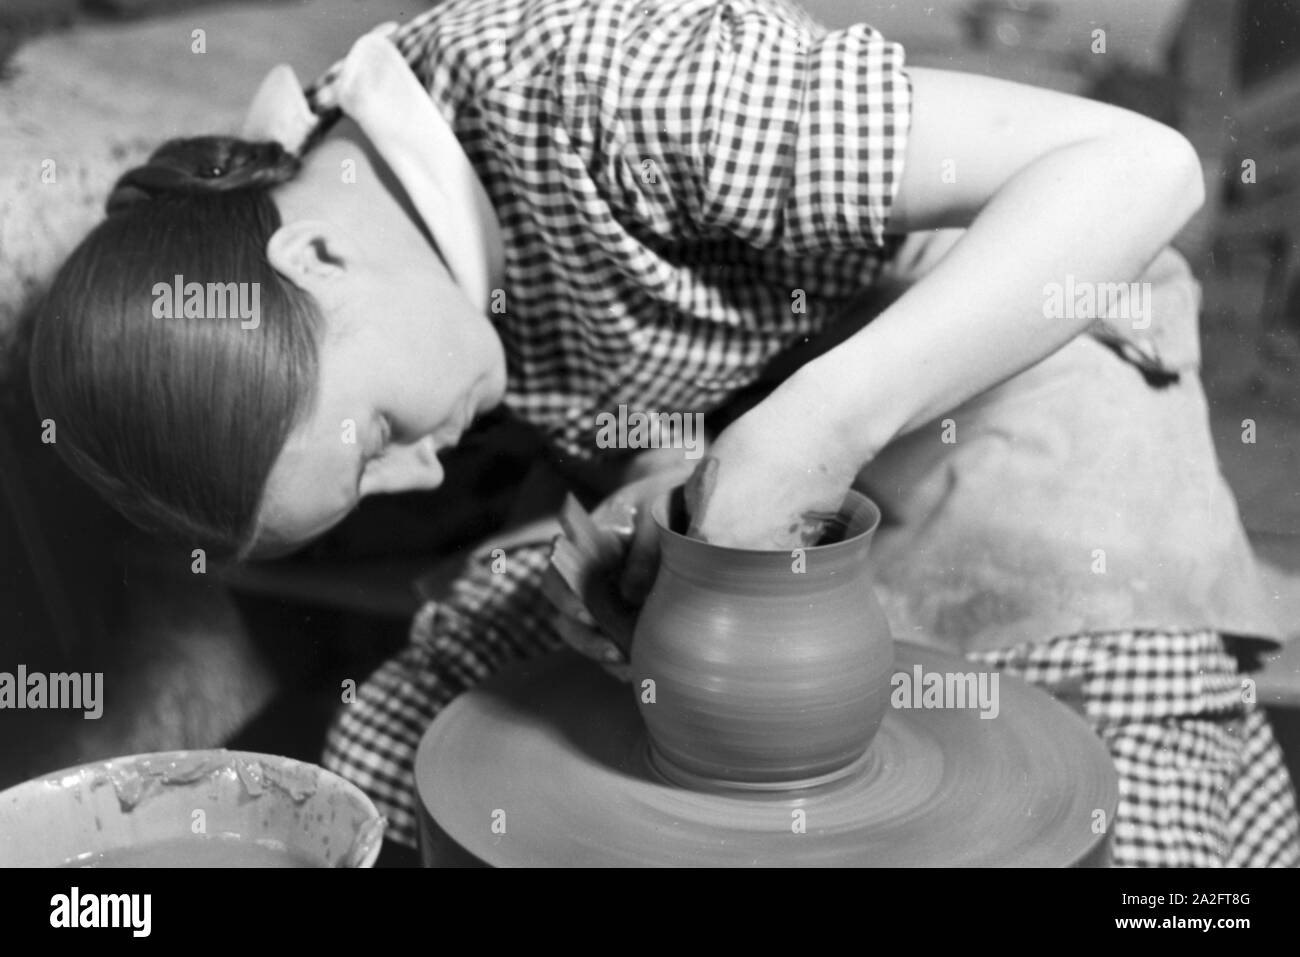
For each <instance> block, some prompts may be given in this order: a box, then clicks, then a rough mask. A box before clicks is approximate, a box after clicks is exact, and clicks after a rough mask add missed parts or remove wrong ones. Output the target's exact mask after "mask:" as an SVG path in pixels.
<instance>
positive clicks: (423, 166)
mask: <svg viewBox="0 0 1300 957" xmlns="http://www.w3.org/2000/svg"><path fill="white" fill-rule="evenodd" d="M394 52H396V51H394ZM402 62H403V64H404V65H405V61H402ZM405 77H409V82H407V81H406V79H405V78H403V82H402V83H401V84H400V85H399V87H398V89H397V91H396V93H397V95H396V96H395V97H393V98H387V99H385V100H384V102H383V108H382V110H376V109H373V108H372V109H369V110H367V109H361V110H357V111H354V112H353V113H350V114H349V116H350V118H351V119H352V120H354V121H355V122H356V123H357V125H358V126H359V127H360V128H361V130H362V131H363V132H364V133H365V134H366V136H367V137H368V138H369V139H370V141H371V143H372V144H373V145H374V147H375V149H376V150H377V151H378V152H379V155H380V156H382V157H383V158H384V161H385V162H386V163H387V164H388V165H389V167H390V168H391V169H392V171H393V174H394V175H395V176H396V177H397V180H398V182H400V183H401V184H402V188H403V189H405V190H406V193H407V195H408V196H409V197H410V199H411V202H412V204H413V205H414V207H415V209H416V211H417V213H418V214H419V215H420V217H421V219H423V221H424V224H425V226H426V227H427V229H428V230H429V233H430V234H431V235H432V236H433V239H434V242H435V243H436V244H437V246H438V251H439V252H440V253H441V254H442V257H443V259H444V260H445V261H446V263H447V267H448V269H449V270H450V271H451V274H452V278H454V279H455V280H456V283H457V285H459V286H460V287H461V289H462V290H463V291H464V293H465V295H466V297H467V298H468V299H469V300H470V302H471V303H472V304H473V305H474V306H475V307H476V308H478V309H479V310H480V311H482V312H487V310H488V306H489V304H490V302H491V298H492V293H493V290H495V289H500V288H503V285H504V282H505V261H504V243H503V239H502V233H501V224H500V222H499V221H498V219H497V216H496V211H495V210H494V209H493V206H492V201H491V199H490V198H489V197H488V194H487V191H486V190H485V189H484V188H483V184H482V182H480V180H479V178H478V175H477V173H476V172H475V170H474V167H473V165H472V164H471V163H470V160H469V157H468V156H467V155H466V154H465V150H464V148H463V147H462V146H461V145H460V141H459V140H458V139H457V138H456V134H455V133H454V132H453V131H452V128H451V125H450V123H449V122H448V121H447V119H446V117H444V116H443V115H442V113H441V112H439V110H438V108H437V106H436V105H435V104H434V101H433V99H432V98H431V97H430V96H429V94H428V92H427V91H426V90H425V89H424V88H423V87H422V86H421V85H420V82H419V80H418V79H417V78H416V76H415V74H414V73H413V72H411V71H410V68H409V66H407V67H406V71H405ZM320 123H321V117H319V116H318V115H317V114H316V113H314V112H313V111H312V109H311V107H310V105H309V103H308V100H307V97H306V95H305V94H304V93H303V88H302V86H301V84H299V82H298V79H297V77H296V76H295V74H294V72H293V69H292V68H291V67H289V66H287V65H283V64H282V65H281V66H278V67H276V68H275V69H273V70H272V71H271V72H270V73H269V74H268V75H267V77H266V79H265V80H263V81H262V85H261V87H259V89H258V91H257V93H256V95H255V96H254V97H253V102H252V105H251V106H250V107H249V111H248V114H247V117H246V119H245V122H244V127H243V131H242V135H243V136H244V137H245V138H246V139H257V140H267V139H269V140H275V141H277V142H279V143H280V144H281V145H283V146H284V147H285V149H287V150H289V151H290V152H292V153H298V152H300V151H301V150H302V149H303V147H304V146H305V145H306V144H307V142H308V140H310V139H311V138H312V137H313V134H314V133H315V132H316V130H317V128H318V126H319V125H320Z"/></svg>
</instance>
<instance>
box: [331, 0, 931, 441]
mask: <svg viewBox="0 0 1300 957" xmlns="http://www.w3.org/2000/svg"><path fill="white" fill-rule="evenodd" d="M391 39H392V41H393V42H394V44H395V45H396V46H397V48H398V49H399V50H400V51H401V52H402V54H403V55H404V56H405V58H406V59H407V61H408V62H409V63H410V64H411V66H412V68H413V70H414V72H415V74H416V76H417V77H419V79H420V80H421V82H422V83H423V84H424V85H425V86H426V87H427V88H428V90H429V93H430V96H431V97H432V98H433V100H434V103H435V104H436V105H437V107H438V108H439V109H440V111H441V112H442V113H443V115H444V116H445V117H446V118H447V120H448V122H449V123H450V125H451V127H452V129H453V131H454V132H455V134H456V137H457V139H458V141H459V142H460V143H461V145H462V147H463V148H464V150H465V153H466V155H467V156H468V158H469V160H470V162H471V164H472V165H473V167H474V169H475V171H476V172H477V173H478V176H479V179H480V180H481V181H482V183H483V186H484V188H485V190H486V191H487V193H488V196H489V197H490V199H491V201H492V204H493V206H494V208H495V210H496V213H497V217H498V219H499V221H500V223H501V228H502V232H503V239H504V243H505V268H506V288H505V289H504V293H505V305H506V312H505V313H504V314H496V313H493V314H492V319H493V322H494V323H495V324H496V326H497V328H498V330H499V332H500V334H501V338H502V341H503V343H504V344H505V349H506V355H507V362H508V372H509V385H508V391H507V394H506V399H505V401H506V404H507V405H508V406H509V407H510V408H511V409H513V410H514V411H515V412H516V413H518V414H519V415H520V416H521V417H522V418H523V419H525V420H526V421H528V422H531V423H533V424H535V425H537V426H538V427H540V428H541V429H543V430H544V431H545V432H546V433H547V434H548V436H549V437H550V438H551V440H552V441H553V443H554V444H555V446H556V448H557V449H558V450H559V451H560V452H562V453H563V454H566V455H570V456H574V457H576V458H579V459H592V458H595V457H597V456H598V455H599V454H600V452H601V450H598V449H597V448H595V443H594V435H595V432H596V425H595V422H594V420H595V417H596V415H598V414H599V413H601V412H608V411H611V410H614V411H616V410H617V409H618V407H619V405H620V404H626V405H627V406H628V407H629V408H630V409H642V410H646V411H658V412H705V413H707V412H709V411H711V410H713V409H715V408H717V407H718V406H720V405H722V404H724V403H725V402H726V401H727V400H728V399H729V398H730V397H731V396H733V395H734V394H735V393H736V392H737V391H739V390H741V389H742V388H744V387H745V386H747V385H749V384H750V383H751V382H753V381H754V379H755V378H756V377H757V375H758V373H759V371H760V369H761V367H762V365H763V363H764V362H765V361H766V360H767V359H770V358H771V357H772V356H773V355H775V354H776V353H778V352H780V351H782V350H784V349H785V348H786V347H788V346H790V345H791V344H793V343H795V342H798V341H800V340H802V339H803V338H804V337H806V336H809V335H812V334H815V333H817V332H819V331H822V330H824V329H825V328H827V326H828V324H829V322H830V320H831V318H832V316H833V315H834V314H835V313H836V312H837V311H838V310H839V309H842V308H843V306H844V305H845V304H846V303H847V302H848V301H849V300H850V299H851V298H852V297H853V296H854V295H855V294H861V293H862V292H863V290H864V289H866V288H868V287H869V286H870V285H871V284H872V283H873V281H875V279H876V278H877V276H878V274H879V271H880V268H881V266H882V263H883V262H884V260H885V259H886V258H887V256H888V255H889V253H890V251H891V250H892V248H893V246H894V245H895V244H894V242H893V241H892V240H887V239H886V237H885V227H886V223H887V221H888V219H889V213H890V208H891V203H892V200H893V196H894V193H895V191H896V189H897V185H898V181H899V177H900V175H901V173H902V162H903V147H904V143H905V138H906V132H907V127H908V120H909V118H910V116H911V99H910V92H911V90H910V85H909V82H908V79H907V76H906V74H905V73H904V72H903V69H902V68H903V51H902V48H901V47H899V46H897V45H896V44H892V43H888V42H886V41H885V39H884V38H883V37H881V36H880V35H879V34H878V33H877V32H875V31H874V30H872V29H871V28H870V27H868V26H865V25H860V26H854V27H850V28H848V29H845V30H837V31H833V32H828V31H826V30H825V29H824V28H822V27H820V26H819V25H818V24H817V23H815V22H814V21H812V20H811V19H809V18H808V16H807V14H805V13H804V12H803V11H802V9H800V8H799V7H798V6H796V5H794V4H791V3H786V2H783V0H726V2H716V0H655V2H653V3H646V2H643V0H637V2H633V0H594V2H593V0H450V2H445V3H441V4H439V5H438V6H436V7H434V8H433V9H431V10H429V11H428V12H426V13H425V14H423V15H422V16H419V17H417V18H415V19H414V20H412V21H410V22H409V23H407V24H405V25H403V26H401V27H400V28H398V31H397V32H396V34H394V35H393V37H392V38H391ZM337 69H338V68H337V66H336V67H334V68H331V70H330V71H328V72H327V73H326V74H325V75H324V77H322V78H321V80H318V81H317V82H316V83H314V84H311V85H310V86H309V87H308V92H309V96H310V95H311V94H312V93H313V92H314V91H315V89H316V88H317V87H318V86H320V85H321V84H322V83H328V82H329V80H330V78H331V77H332V76H333V75H334V73H335V72H336V71H337Z"/></svg>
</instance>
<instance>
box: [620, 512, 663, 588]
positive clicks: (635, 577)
mask: <svg viewBox="0 0 1300 957" xmlns="http://www.w3.org/2000/svg"><path fill="white" fill-rule="evenodd" d="M658 570H659V531H658V529H657V528H656V526H655V521H654V517H653V515H652V514H651V512H650V509H649V507H642V508H639V509H637V511H636V524H635V527H634V528H633V531H632V541H631V542H630V543H629V545H628V553H627V560H626V561H625V562H624V564H623V575H622V577H621V578H620V580H619V591H620V592H621V593H622V595H623V598H624V600H625V601H627V602H630V603H631V604H633V605H637V606H640V605H641V604H643V603H644V602H645V599H646V596H647V595H648V594H650V587H651V586H652V585H653V584H654V579H655V573H656V572H657V571H658Z"/></svg>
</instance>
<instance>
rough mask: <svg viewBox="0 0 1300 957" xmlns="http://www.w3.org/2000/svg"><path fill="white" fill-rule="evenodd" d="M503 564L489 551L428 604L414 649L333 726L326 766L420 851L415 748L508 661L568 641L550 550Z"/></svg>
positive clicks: (395, 836)
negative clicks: (548, 576)
mask: <svg viewBox="0 0 1300 957" xmlns="http://www.w3.org/2000/svg"><path fill="white" fill-rule="evenodd" d="M504 558H505V562H504V566H505V571H504V573H502V574H496V573H494V571H493V568H492V566H493V564H494V560H493V558H492V557H491V555H478V556H475V558H474V559H472V560H471V562H470V564H469V566H468V567H467V568H466V570H465V573H464V574H463V575H462V576H461V577H460V578H459V579H457V581H456V583H455V585H454V586H453V588H452V592H451V595H450V596H449V597H448V599H447V600H446V601H444V602H428V603H426V604H425V605H424V607H423V608H422V609H421V610H420V612H419V614H418V615H416V618H415V621H414V623H413V625H412V628H411V642H410V644H408V645H407V646H406V648H405V649H404V650H403V651H402V652H401V653H400V654H398V655H397V656H396V657H394V658H391V659H389V660H388V661H387V662H385V663H384V664H383V665H382V666H381V667H380V668H379V670H378V671H376V672H375V673H374V674H373V675H371V676H370V678H369V679H367V680H366V681H365V682H363V683H362V685H361V687H360V688H359V689H358V690H357V698H356V701H354V702H352V703H349V704H344V705H343V707H342V709H341V710H340V712H339V714H338V717H337V718H336V719H335V722H334V724H333V726H332V727H331V728H330V732H329V735H328V738H327V740H326V746H325V755H324V759H323V762H322V763H323V764H324V765H325V767H326V768H328V769H330V770H331V771H334V772H336V773H338V774H341V775H342V776H343V777H346V778H348V779H349V780H351V781H352V782H353V783H355V784H356V785H357V786H358V787H360V788H361V789H362V790H363V791H365V792H366V793H367V794H368V795H369V796H370V798H371V800H373V801H374V802H375V806H376V807H378V808H379V810H380V813H382V814H383V815H384V816H385V817H387V818H388V831H387V836H388V838H389V839H391V840H393V841H396V842H397V843H399V844H405V845H407V846H410V847H415V846H416V842H417V833H418V832H417V828H416V816H415V815H416V811H415V790H414V789H415V783H414V782H415V777H414V768H415V750H416V748H417V747H418V746H419V744H420V738H421V737H423V735H424V732H425V731H426V730H428V727H429V725H430V723H432V721H433V719H434V717H435V716H436V715H437V714H438V712H439V711H441V710H442V709H443V708H444V707H445V706H446V705H447V703H448V702H450V701H451V699H452V698H454V697H455V696H456V695H458V694H460V693H461V692H462V691H467V690H469V689H470V688H472V687H474V686H475V685H477V684H479V683H480V682H482V681H483V680H485V679H486V678H488V677H489V676H490V675H492V674H493V673H495V672H496V671H498V670H500V669H501V668H502V667H503V666H504V665H506V664H508V663H509V662H511V661H516V660H520V659H524V658H531V657H536V656H538V655H541V654H545V653H546V652H548V651H552V650H554V649H556V648H559V647H560V646H561V644H562V642H561V640H560V638H559V636H558V635H557V633H556V631H555V628H554V626H553V625H552V624H551V616H552V610H551V604H550V602H548V601H547V599H546V597H545V596H544V595H543V594H542V586H541V582H542V575H543V572H544V571H545V569H546V566H547V564H548V562H549V560H550V546H549V545H522V546H518V547H515V548H511V549H508V550H506V551H505V555H504ZM498 567H500V565H499V564H498Z"/></svg>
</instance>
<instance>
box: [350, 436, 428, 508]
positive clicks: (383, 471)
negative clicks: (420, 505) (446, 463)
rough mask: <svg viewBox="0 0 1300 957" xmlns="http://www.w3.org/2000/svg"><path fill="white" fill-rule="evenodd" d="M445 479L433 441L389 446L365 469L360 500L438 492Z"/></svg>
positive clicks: (424, 440) (422, 440)
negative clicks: (420, 492)
mask: <svg viewBox="0 0 1300 957" xmlns="http://www.w3.org/2000/svg"><path fill="white" fill-rule="evenodd" d="M443 475H444V473H443V470H442V463H441V462H439V461H438V455H437V448H436V446H435V445H434V442H433V439H432V438H425V439H421V440H420V441H419V442H413V443H411V444H410V445H390V446H389V447H388V448H387V449H385V450H384V453H383V454H382V455H380V456H379V457H378V458H377V459H375V460H373V461H372V462H370V464H369V465H367V466H366V470H365V474H363V475H362V477H361V496H362V498H364V497H365V496H367V495H389V494H392V493H395V492H415V491H419V490H422V489H435V488H437V487H438V486H439V485H441V484H442V480H443Z"/></svg>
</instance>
